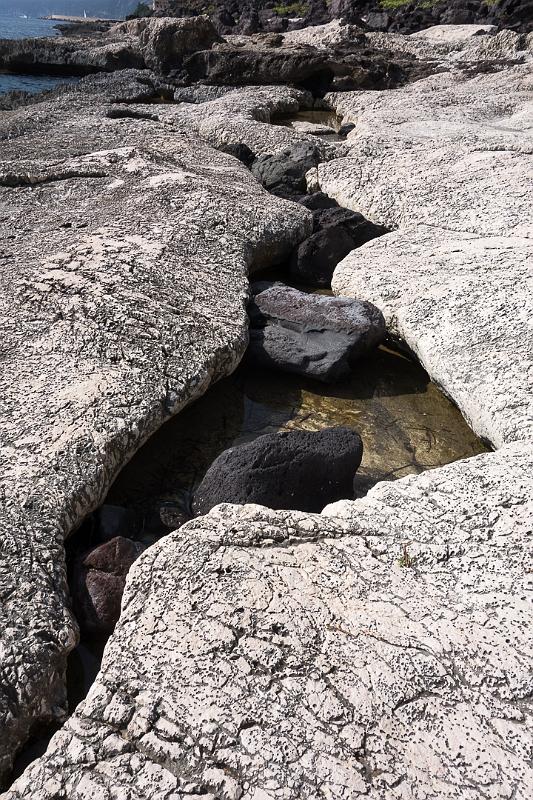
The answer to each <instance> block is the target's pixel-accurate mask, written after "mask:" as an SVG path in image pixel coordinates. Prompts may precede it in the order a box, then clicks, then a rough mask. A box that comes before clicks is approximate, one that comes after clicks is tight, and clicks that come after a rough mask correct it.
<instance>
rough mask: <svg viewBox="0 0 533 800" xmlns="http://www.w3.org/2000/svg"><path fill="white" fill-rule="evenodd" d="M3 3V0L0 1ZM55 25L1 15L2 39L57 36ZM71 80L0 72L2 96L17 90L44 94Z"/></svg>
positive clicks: (0, 32)
mask: <svg viewBox="0 0 533 800" xmlns="http://www.w3.org/2000/svg"><path fill="white" fill-rule="evenodd" d="M0 1H1V0H0ZM54 25H57V21H54V20H51V19H38V18H37V17H21V16H14V15H12V14H11V15H6V14H1V13H0V39H26V38H27V37H33V36H57V35H58V31H56V30H55V28H54ZM68 80H69V79H68V78H67V79H65V78H57V77H53V76H49V75H15V74H8V73H5V72H0V94H4V93H5V92H11V91H13V90H15V89H17V90H19V91H20V90H21V91H24V92H32V93H35V92H42V91H44V89H53V87H54V86H57V85H58V84H60V83H66V82H67V81H68Z"/></svg>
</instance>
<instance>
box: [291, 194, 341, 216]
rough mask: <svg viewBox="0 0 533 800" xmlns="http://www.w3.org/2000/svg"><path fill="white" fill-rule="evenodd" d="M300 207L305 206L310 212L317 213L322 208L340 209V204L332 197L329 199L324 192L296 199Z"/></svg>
mask: <svg viewBox="0 0 533 800" xmlns="http://www.w3.org/2000/svg"><path fill="white" fill-rule="evenodd" d="M296 199H297V200H298V202H299V203H300V205H302V206H305V207H306V208H308V209H309V210H310V211H317V210H318V209H320V208H339V204H338V203H337V201H336V200H333V198H332V197H328V196H327V194H324V192H314V193H313V194H304V195H302V196H301V197H298V198H295V200H296Z"/></svg>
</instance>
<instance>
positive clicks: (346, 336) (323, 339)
mask: <svg viewBox="0 0 533 800" xmlns="http://www.w3.org/2000/svg"><path fill="white" fill-rule="evenodd" d="M252 292H253V294H254V296H253V299H252V302H251V303H250V305H249V306H248V315H249V317H250V343H249V345H248V350H247V358H248V360H249V361H250V363H252V364H254V365H258V366H262V367H267V368H270V369H280V370H282V371H284V372H293V373H296V374H297V375H306V376H309V377H311V378H316V379H318V380H321V381H325V382H327V383H330V382H334V381H337V380H339V379H341V378H343V377H346V375H348V374H349V372H350V370H351V368H352V366H353V364H354V363H355V361H357V359H358V358H360V357H361V356H362V355H365V354H367V353H368V352H369V351H370V350H373V349H374V348H375V347H377V346H378V345H379V344H380V343H381V342H382V341H383V339H384V338H385V333H386V329H385V321H384V319H383V316H382V314H381V312H380V311H378V309H377V308H375V307H374V306H372V305H371V304H370V303H364V302H359V301H358V300H352V299H347V298H340V297H336V298H333V297H323V296H320V295H311V294H306V293H305V292H300V291H298V289H293V288H291V287H290V286H285V285H284V284H281V283H274V284H271V283H270V284H269V283H257V284H252ZM263 504H264V505H267V503H263Z"/></svg>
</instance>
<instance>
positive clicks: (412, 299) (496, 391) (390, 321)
mask: <svg viewBox="0 0 533 800" xmlns="http://www.w3.org/2000/svg"><path fill="white" fill-rule="evenodd" d="M333 290H334V292H335V294H338V295H347V296H353V297H358V298H362V299H364V300H368V301H370V302H372V303H374V304H375V305H377V306H378V308H380V310H381V311H382V312H383V314H384V316H385V321H386V323H387V327H388V329H389V330H390V331H391V332H392V333H393V334H395V335H396V336H398V338H400V339H402V340H403V341H404V342H405V343H406V344H407V345H408V346H409V348H410V349H411V350H412V351H413V352H414V353H415V354H416V355H417V357H418V359H419V360H420V362H421V363H422V364H423V365H424V367H425V368H426V370H427V371H428V372H429V374H430V375H431V377H432V379H433V380H434V381H435V382H436V383H437V384H438V385H440V386H441V387H442V389H443V390H444V391H445V393H446V394H448V395H449V396H450V397H451V398H453V400H454V401H455V403H456V404H457V405H458V406H459V408H460V410H461V412H462V414H463V415H464V416H465V418H466V420H467V421H468V423H469V424H470V426H471V427H472V428H473V429H474V430H475V431H476V433H477V434H478V435H479V436H481V437H483V438H484V439H485V440H488V441H489V442H491V443H492V444H493V445H495V446H497V447H500V446H501V445H503V444H504V443H506V442H512V441H519V440H531V439H532V438H533V394H532V388H533V359H532V354H533V328H532V325H531V319H532V314H533V304H532V301H531V298H532V297H533V239H532V238H527V237H525V236H504V235H494V236H491V235H485V236H483V235H476V234H473V233H462V232H454V231H453V230H447V229H444V228H440V227H439V226H435V227H434V226H432V225H420V226H418V227H414V226H411V227H406V228H402V229H401V230H399V231H396V232H394V233H391V234H388V235H387V236H384V237H381V238H379V239H375V240H373V241H372V242H369V243H368V244H366V245H364V246H363V247H362V248H359V249H357V250H353V251H352V252H351V253H350V254H349V255H348V256H347V257H346V258H345V259H344V261H342V262H341V263H340V265H339V266H338V267H337V269H336V271H335V275H334V278H333Z"/></svg>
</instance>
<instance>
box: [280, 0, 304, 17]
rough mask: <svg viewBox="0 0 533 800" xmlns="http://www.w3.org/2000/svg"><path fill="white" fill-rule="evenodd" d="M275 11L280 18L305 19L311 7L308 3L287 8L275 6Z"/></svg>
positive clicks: (291, 5)
mask: <svg viewBox="0 0 533 800" xmlns="http://www.w3.org/2000/svg"><path fill="white" fill-rule="evenodd" d="M273 11H274V13H275V14H277V15H278V17H289V16H295V17H305V15H306V14H307V13H308V11H309V6H308V4H307V3H290V4H289V5H287V6H274V8H273Z"/></svg>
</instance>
